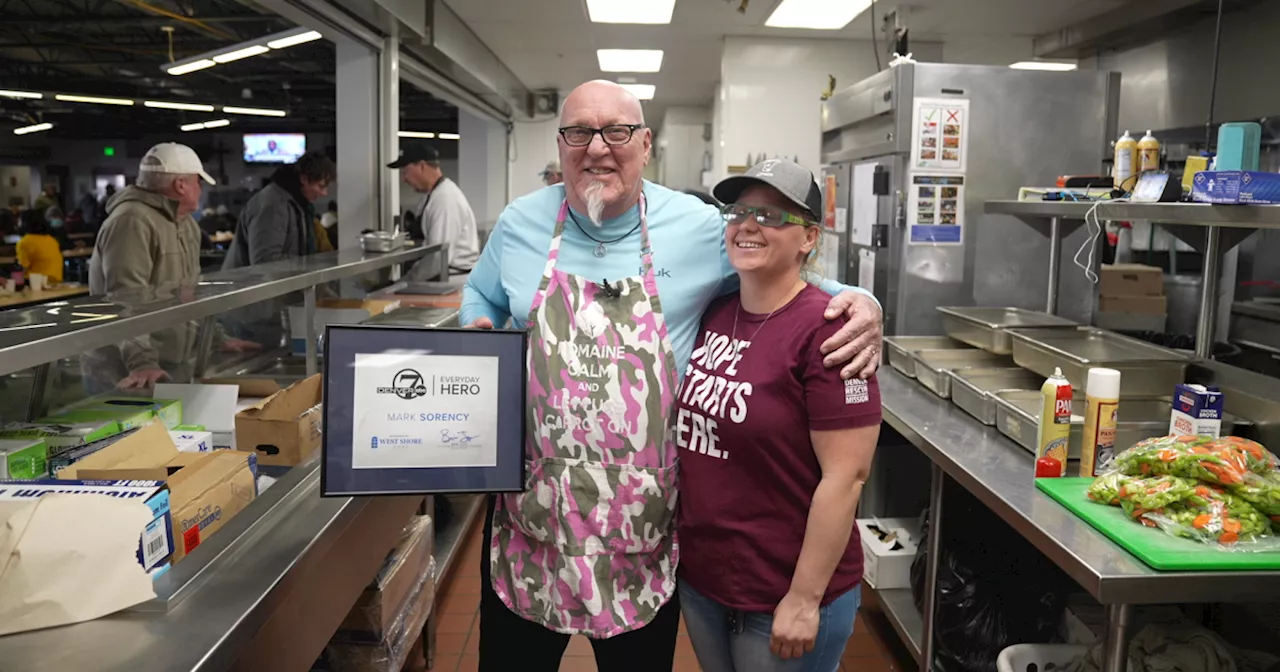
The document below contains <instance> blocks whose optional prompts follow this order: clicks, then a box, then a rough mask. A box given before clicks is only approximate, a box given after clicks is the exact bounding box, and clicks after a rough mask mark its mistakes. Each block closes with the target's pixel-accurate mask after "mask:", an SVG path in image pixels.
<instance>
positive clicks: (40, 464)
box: [0, 439, 49, 481]
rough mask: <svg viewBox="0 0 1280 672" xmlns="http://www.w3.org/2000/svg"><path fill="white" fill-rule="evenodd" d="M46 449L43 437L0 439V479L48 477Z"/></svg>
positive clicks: (25, 479)
mask: <svg viewBox="0 0 1280 672" xmlns="http://www.w3.org/2000/svg"><path fill="white" fill-rule="evenodd" d="M48 450H49V449H48V447H47V446H46V445H45V443H44V439H0V480H17V481H33V480H36V479H38V478H49V454H48Z"/></svg>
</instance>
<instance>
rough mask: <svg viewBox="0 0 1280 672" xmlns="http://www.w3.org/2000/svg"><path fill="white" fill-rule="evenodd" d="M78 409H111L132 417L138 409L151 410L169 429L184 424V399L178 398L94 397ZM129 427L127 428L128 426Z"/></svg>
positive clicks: (110, 410)
mask: <svg viewBox="0 0 1280 672" xmlns="http://www.w3.org/2000/svg"><path fill="white" fill-rule="evenodd" d="M75 410H77V411H109V412H115V413H119V414H121V416H123V417H132V416H133V414H135V413H136V412H138V411H150V412H151V417H153V418H155V419H157V420H159V421H160V422H161V423H162V424H163V425H164V426H165V427H166V428H167V429H173V428H175V427H177V426H178V425H181V424H182V401H180V400H178V399H151V398H148V397H94V398H92V399H88V400H86V401H85V402H84V404H83V405H80V406H76V408H75ZM126 429H127V428H126Z"/></svg>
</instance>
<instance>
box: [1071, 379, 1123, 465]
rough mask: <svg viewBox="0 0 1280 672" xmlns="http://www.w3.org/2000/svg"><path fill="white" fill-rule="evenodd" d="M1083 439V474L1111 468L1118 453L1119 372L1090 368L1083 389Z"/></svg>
mask: <svg viewBox="0 0 1280 672" xmlns="http://www.w3.org/2000/svg"><path fill="white" fill-rule="evenodd" d="M1084 396H1085V415H1084V442H1083V443H1082V444H1081V446H1080V475H1081V476H1087V477H1093V476H1099V475H1101V474H1105V473H1106V472H1107V471H1109V470H1110V469H1111V462H1112V460H1114V459H1115V454H1116V422H1117V420H1118V416H1119V413H1120V372H1119V371H1116V370H1115V369H1089V381H1088V383H1087V384H1086V385H1085V388H1084Z"/></svg>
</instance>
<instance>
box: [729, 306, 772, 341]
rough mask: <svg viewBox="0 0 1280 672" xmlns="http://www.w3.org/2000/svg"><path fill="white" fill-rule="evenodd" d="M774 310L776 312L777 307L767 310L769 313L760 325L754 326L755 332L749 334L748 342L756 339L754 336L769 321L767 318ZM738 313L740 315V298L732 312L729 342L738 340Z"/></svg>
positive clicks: (758, 333)
mask: <svg viewBox="0 0 1280 672" xmlns="http://www.w3.org/2000/svg"><path fill="white" fill-rule="evenodd" d="M776 312H778V309H777V308H774V309H773V310H771V311H769V314H768V315H766V316H765V317H764V322H761V323H760V326H758V327H756V330H755V332H754V333H752V334H751V338H750V339H748V340H747V342H748V343H750V342H751V341H754V340H756V336H759V335H760V330H761V329H764V325H766V324H768V323H769V318H771V317H773V314H774V313H776ZM739 315H742V300H741V299H739V300H738V309H737V310H736V311H734V313H733V334H732V335H730V336H729V340H730V342H733V341H736V340H738V316H739Z"/></svg>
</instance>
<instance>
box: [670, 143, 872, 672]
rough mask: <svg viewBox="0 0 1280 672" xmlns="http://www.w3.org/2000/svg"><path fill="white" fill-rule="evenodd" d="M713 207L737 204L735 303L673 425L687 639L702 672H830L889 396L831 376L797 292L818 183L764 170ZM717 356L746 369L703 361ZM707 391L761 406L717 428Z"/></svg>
mask: <svg viewBox="0 0 1280 672" xmlns="http://www.w3.org/2000/svg"><path fill="white" fill-rule="evenodd" d="M715 196H716V198H718V199H720V200H722V201H724V202H725V203H728V204H731V205H726V206H725V208H724V213H725V220H726V222H727V224H728V225H727V227H726V228H725V247H726V248H727V249H728V252H729V262H730V264H732V265H733V268H734V269H735V270H736V271H737V272H738V276H739V278H740V284H741V289H740V290H739V292H738V293H736V294H730V295H728V296H725V297H722V298H720V299H718V300H716V301H715V303H713V304H711V306H710V307H709V308H708V309H707V312H706V313H705V314H704V315H703V317H702V328H701V329H699V331H698V334H699V335H698V339H697V342H696V343H695V344H694V351H693V356H692V358H691V360H690V362H689V369H688V372H687V373H686V375H685V384H684V389H683V393H682V394H681V396H680V401H679V409H680V410H679V412H678V414H677V417H676V422H675V425H674V427H675V432H676V437H675V440H676V444H677V445H678V446H680V447H681V448H684V449H685V450H682V451H681V452H680V485H681V497H680V507H679V515H678V516H677V520H678V521H679V535H680V542H681V547H680V550H681V563H680V604H681V608H682V609H683V611H684V617H685V624H686V626H687V627H688V629H689V637H690V639H691V640H692V643H693V648H694V652H695V653H696V654H697V656H698V662H699V663H700V664H701V666H702V669H703V670H704V671H705V672H775V671H776V672H781V671H784V670H795V671H798V672H799V671H803V672H836V671H837V670H839V669H840V657H841V655H842V654H843V653H844V648H845V643H846V642H848V641H849V637H850V636H851V635H852V634H853V624H854V617H855V616H856V614H857V611H858V604H859V601H860V599H861V592H860V589H859V583H860V581H861V579H862V543H861V541H860V540H859V537H858V533H857V530H856V528H855V524H854V514H855V512H856V510H857V506H858V498H859V497H860V496H861V495H862V486H863V484H864V483H865V482H866V480H867V477H868V475H869V473H870V470H871V458H872V455H873V454H874V453H875V447H876V440H877V438H878V437H879V434H880V416H881V411H880V392H879V387H878V384H877V382H876V379H875V377H874V376H872V377H870V378H868V379H866V380H848V381H846V380H843V379H842V378H841V377H840V375H839V373H838V372H837V371H835V370H832V369H829V368H827V367H826V366H824V365H823V361H822V360H823V355H822V351H821V349H820V348H821V344H822V342H823V341H824V340H826V339H827V338H829V337H830V336H831V334H833V333H835V331H836V328H837V325H835V324H833V323H831V322H828V321H827V320H826V318H825V317H824V316H823V311H824V310H825V309H826V306H827V302H828V301H829V297H828V296H827V295H826V294H825V293H824V292H822V291H821V290H819V289H817V288H816V287H814V286H812V285H810V284H808V283H806V282H805V281H804V279H803V277H802V270H803V269H804V266H805V264H806V261H807V260H809V259H811V258H812V255H813V252H814V250H815V249H816V247H817V245H818V242H819V240H820V237H821V235H822V234H821V231H820V227H819V222H820V221H821V217H820V216H819V214H818V213H820V212H821V211H822V194H821V192H820V191H819V189H818V185H817V183H816V182H815V181H814V178H813V175H812V174H811V173H810V172H809V171H808V170H806V169H804V168H802V167H800V166H799V165H797V164H795V163H792V162H790V161H776V160H775V161H766V162H763V163H761V164H757V165H756V166H753V167H752V168H751V169H750V170H748V171H747V172H746V174H745V175H741V176H735V177H730V178H728V179H726V180H724V181H722V182H721V183H720V184H718V185H717V186H716V188H715ZM720 342H723V343H727V344H728V345H727V347H728V348H731V349H732V352H735V353H736V356H735V357H732V358H730V360H729V361H726V360H721V359H718V358H715V357H713V356H709V353H710V352H711V351H712V350H713V349H715V347H719V346H709V343H720ZM708 386H714V387H715V388H717V389H718V388H720V387H721V386H725V387H729V386H732V387H733V388H734V389H748V390H750V391H751V392H750V393H749V394H747V395H744V396H743V397H742V398H741V399H740V400H739V401H736V402H735V404H734V405H733V406H732V407H731V408H730V409H729V410H728V412H727V413H719V412H717V411H716V410H715V409H714V408H713V407H712V406H711V403H713V401H714V398H713V397H711V396H708V395H705V394H699V392H698V390H700V389H706V388H707V387H708ZM695 428H700V429H695ZM731 623H739V624H741V625H740V627H737V628H734V627H732V626H731Z"/></svg>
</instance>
